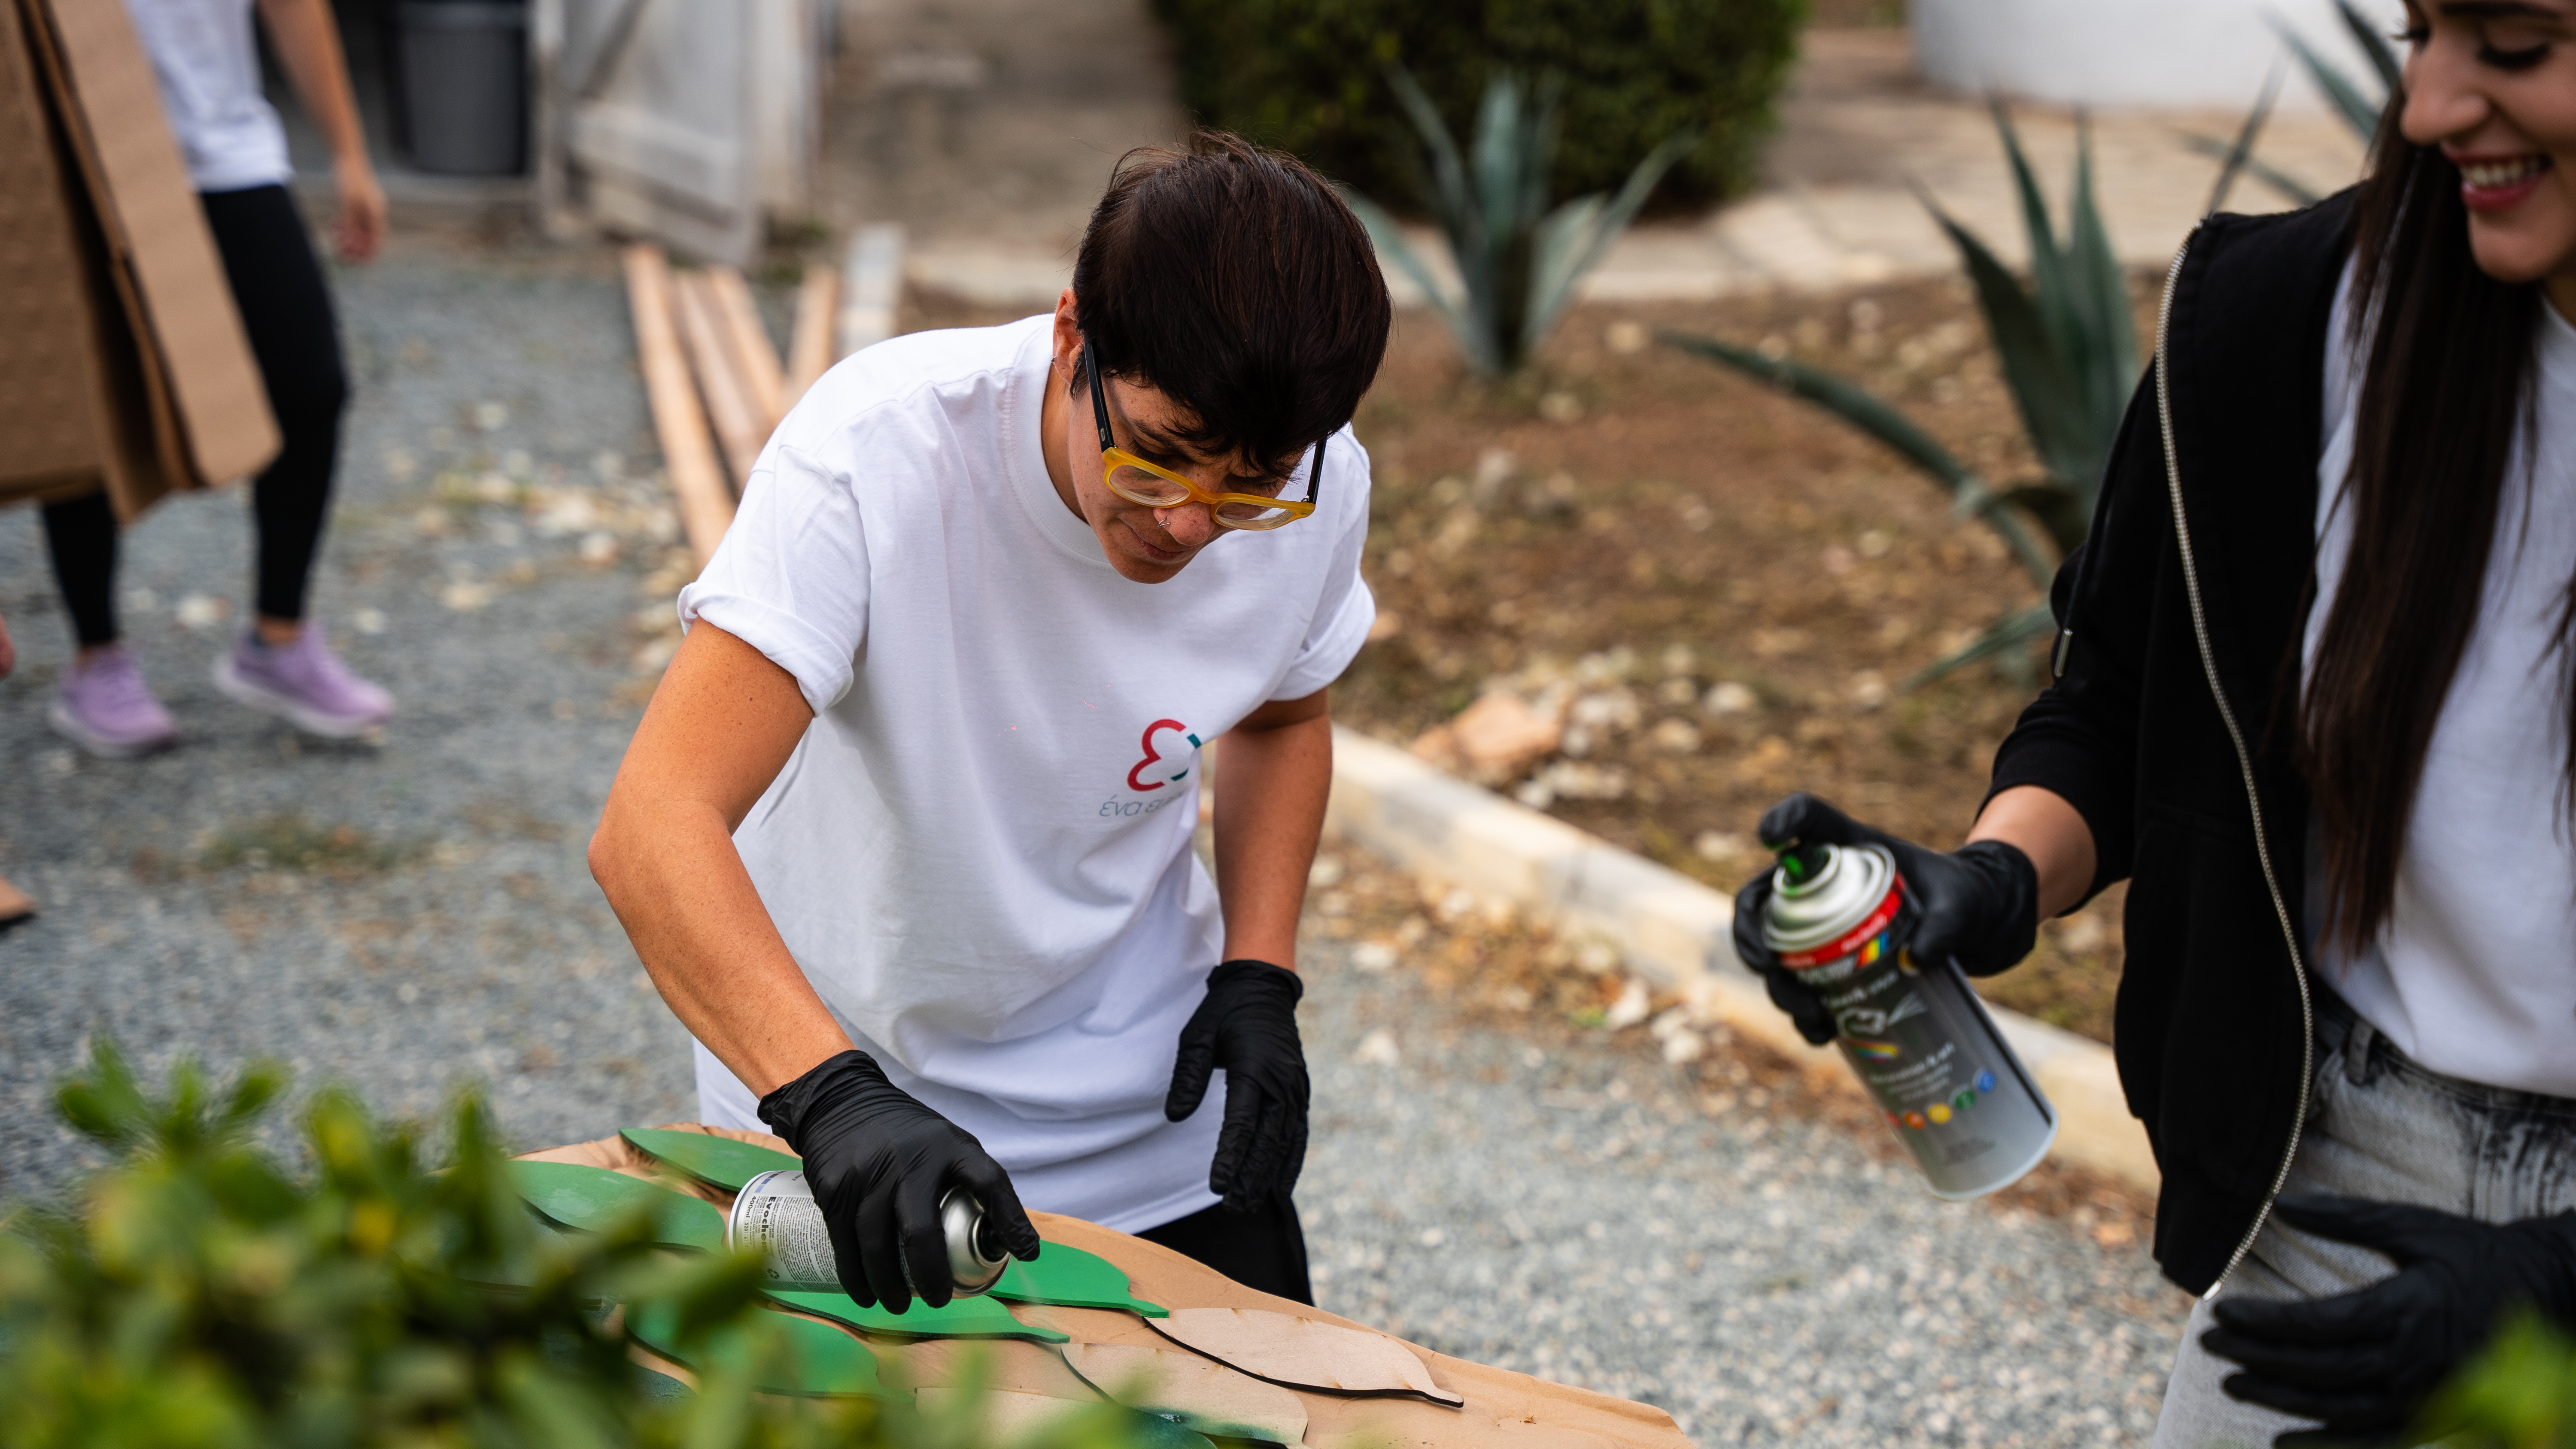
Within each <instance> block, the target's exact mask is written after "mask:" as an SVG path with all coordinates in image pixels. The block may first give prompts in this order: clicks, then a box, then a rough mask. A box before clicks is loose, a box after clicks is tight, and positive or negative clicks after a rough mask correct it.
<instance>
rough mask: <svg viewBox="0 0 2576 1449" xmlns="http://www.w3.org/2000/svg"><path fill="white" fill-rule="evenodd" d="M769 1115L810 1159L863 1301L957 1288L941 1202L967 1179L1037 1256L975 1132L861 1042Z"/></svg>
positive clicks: (990, 1214)
mask: <svg viewBox="0 0 2576 1449" xmlns="http://www.w3.org/2000/svg"><path fill="white" fill-rule="evenodd" d="M760 1120H761V1121H763V1122H766V1123H768V1124H769V1125H770V1126H771V1127H772V1128H773V1129H775V1130H776V1131H777V1133H778V1135H779V1136H781V1137H784V1138H786V1139H787V1145H788V1146H790V1147H793V1148H795V1149H796V1151H797V1153H798V1155H799V1156H802V1157H803V1158H804V1159H805V1181H806V1183H807V1184H808V1185H809V1186H811V1187H812V1188H813V1190H814V1201H815V1204H816V1205H817V1206H818V1207H820V1208H821V1209H822V1211H823V1225H824V1227H825V1229H826V1230H827V1231H829V1232H830V1233H831V1235H832V1257H833V1260H834V1262H835V1264H836V1265H837V1266H838V1267H839V1269H840V1274H841V1288H842V1290H843V1291H844V1292H846V1293H848V1294H849V1295H850V1297H851V1298H852V1299H853V1300H855V1301H856V1302H858V1303H859V1304H860V1305H861V1306H863V1307H864V1306H866V1305H869V1304H875V1303H882V1304H884V1305H885V1307H886V1310H887V1311H888V1312H891V1313H901V1312H903V1311H904V1310H906V1309H908V1308H910V1307H911V1306H912V1298H913V1294H914V1293H916V1292H918V1293H919V1294H920V1295H921V1301H922V1302H924V1303H927V1304H929V1305H930V1306H931V1307H933V1308H939V1307H943V1306H945V1305H946V1304H947V1302H948V1301H949V1299H950V1298H951V1297H952V1296H954V1284H953V1282H952V1281H951V1279H950V1277H949V1267H948V1242H947V1238H946V1235H945V1234H944V1232H943V1231H942V1229H941V1227H940V1223H939V1199H940V1198H941V1197H942V1196H944V1195H945V1194H946V1193H947V1192H948V1190H949V1189H950V1188H952V1187H962V1188H964V1189H966V1190H967V1191H968V1192H971V1193H973V1194H974V1195H975V1198H976V1200H977V1201H979V1202H981V1203H982V1204H983V1205H984V1220H985V1224H986V1226H987V1228H988V1229H989V1230H990V1231H991V1233H992V1235H993V1240H994V1241H996V1242H998V1243H1000V1244H1001V1246H1002V1247H1003V1249H1004V1250H1005V1251H1007V1252H1008V1253H1009V1254H1010V1255H1011V1256H1012V1257H1014V1258H1019V1259H1023V1260H1034V1259H1036V1257H1037V1256H1038V1246H1039V1244H1038V1230H1037V1228H1036V1227H1034V1226H1033V1225H1031V1224H1030V1222H1029V1215H1028V1214H1027V1213H1026V1212H1025V1211H1023V1210H1022V1209H1021V1207H1020V1196H1019V1194H1018V1193H1017V1192H1015V1191H1013V1190H1012V1187H1011V1175H1010V1174H1009V1173H1007V1172H1004V1171H1003V1170H1002V1165H1001V1164H1000V1163H998V1162H995V1161H994V1160H993V1159H992V1158H991V1157H990V1156H988V1155H987V1154H986V1153H985V1151H984V1145H983V1144H982V1143H980V1142H977V1141H976V1140H975V1138H974V1135H973V1134H972V1133H969V1132H968V1131H966V1129H964V1128H962V1127H960V1126H958V1125H957V1124H956V1123H954V1122H951V1121H949V1120H948V1119H947V1118H945V1117H942V1116H940V1115H939V1114H938V1113H936V1112H934V1111H932V1110H930V1109H929V1108H928V1107H926V1106H923V1105H922V1104H921V1102H920V1101H919V1099H917V1098H915V1097H914V1096H912V1094H910V1093H908V1092H906V1091H904V1090H903V1089H902V1088H900V1087H898V1086H896V1085H895V1084H894V1083H892V1082H890V1081H888V1080H886V1074H885V1070H884V1068H882V1067H879V1066H878V1065H877V1062H876V1058H874V1057H871V1056H869V1055H868V1054H867V1053H866V1052H863V1051H857V1050H851V1051H846V1052H842V1053H841V1054H840V1055H838V1056H835V1057H831V1058H829V1059H827V1060H825V1061H824V1062H823V1063H822V1065H820V1066H817V1067H816V1068H814V1069H813V1070H812V1071H810V1072H807V1073H806V1074H805V1075H803V1076H801V1077H798V1078H797V1079H796V1080H794V1081H792V1082H789V1083H788V1084H787V1085H785V1086H783V1087H780V1088H779V1089H778V1090H777V1091H774V1092H772V1093H770V1094H769V1095H768V1096H766V1097H763V1098H761V1099H760Z"/></svg>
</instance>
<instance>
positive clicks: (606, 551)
mask: <svg viewBox="0 0 2576 1449" xmlns="http://www.w3.org/2000/svg"><path fill="white" fill-rule="evenodd" d="M617 554H618V543H617V535H616V534H613V533H610V532H609V531H607V530H606V529H600V530H598V531H596V532H593V533H587V534H584V535H583V536H582V540H581V561H582V562H583V563H586V564H589V565H590V566H591V567H592V568H599V567H602V566H604V565H607V564H612V563H615V562H616V561H617Z"/></svg>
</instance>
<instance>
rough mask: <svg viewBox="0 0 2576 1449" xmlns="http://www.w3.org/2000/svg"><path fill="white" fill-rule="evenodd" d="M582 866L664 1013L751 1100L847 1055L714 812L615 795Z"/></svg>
mask: <svg viewBox="0 0 2576 1449" xmlns="http://www.w3.org/2000/svg"><path fill="white" fill-rule="evenodd" d="M590 863H591V874H592V875H593V876H594V877H595V878H596V879H597V880H598V881H599V885H600V889H601V891H602V892H603V893H605V894H606V895H607V897H608V904H609V906H610V908H611V909H613V910H615V911H616V912H617V919H618V920H619V921H620V922H621V923H623V924H624V926H625V927H626V934H627V937H628V939H629V940H631V941H632V942H633V943H634V945H635V954H636V955H637V956H638V957H640V958H641V959H642V960H643V962H644V969H645V970H646V971H647V972H649V973H651V975H652V977H653V984H654V986H655V987H656V988H658V989H659V990H660V991H661V993H662V999H663V1000H664V1001H665V1002H666V1003H668V1004H669V1005H670V1008H671V1012H672V1014H673V1015H675V1016H677V1017H679V1018H680V1023H681V1025H683V1026H686V1027H687V1028H688V1029H689V1034H690V1035H691V1036H694V1037H696V1038H697V1039H698V1040H699V1041H701V1042H704V1043H706V1047H707V1050H709V1051H711V1052H714V1053H715V1054H716V1059H717V1060H719V1061H721V1062H723V1063H724V1064H725V1066H726V1067H727V1068H728V1069H729V1070H731V1071H732V1072H733V1074H734V1075H735V1076H736V1077H738V1078H740V1079H741V1081H742V1083H743V1085H744V1086H746V1087H749V1088H750V1089H751V1090H752V1092H753V1094H754V1095H757V1096H767V1095H768V1094H769V1093H770V1092H771V1091H772V1090H774V1089H776V1088H777V1087H778V1086H780V1085H781V1084H783V1083H785V1082H788V1081H792V1080H794V1079H795V1078H797V1077H800V1076H802V1075H804V1074H805V1072H806V1071H808V1070H809V1069H811V1068H812V1067H813V1066H814V1065H815V1064H816V1063H818V1062H821V1061H822V1060H824V1059H825V1058H827V1057H830V1056H832V1055H834V1054H835V1053H838V1052H844V1051H847V1050H849V1048H850V1038H849V1035H848V1034H847V1033H846V1032H844V1031H842V1030H841V1026H840V1023H839V1022H837V1021H835V1020H834V1019H833V1017H832V1013H831V1012H830V1010H829V1009H827V1008H826V1007H825V1006H824V1005H823V999H822V998H821V997H820V996H817V995H816V994H815V992H814V988H813V986H812V984H811V983H809V982H808V981H807V980H806V979H805V973H804V972H803V971H802V970H800V969H799V968H798V967H797V965H796V958H795V957H794V956H792V955H790V954H789V952H788V950H787V943H786V942H785V941H784V940H782V939H780V937H779V934H778V928H777V926H776V925H775V924H773V923H772V922H771V921H770V919H769V911H768V909H767V907H765V906H763V905H762V904H761V901H760V892H759V890H758V889H757V888H756V887H754V886H753V885H752V882H751V876H750V873H749V872H747V871H746V870H744V869H743V864H742V857H741V855H740V854H739V853H737V852H736V851H735V849H734V845H733V838H732V835H731V833H730V832H729V831H728V830H727V828H726V826H725V822H724V820H723V818H722V817H721V816H719V815H718V814H717V813H716V812H715V811H714V810H712V809H708V808H706V807H705V806H703V805H690V804H671V805H659V806H656V805H644V804H638V803H635V802H631V801H623V800H620V799H619V798H617V797H616V796H614V795H612V796H611V798H610V801H609V807H608V811H607V813H606V815H605V816H604V817H603V818H602V819H601V821H600V826H599V833H598V834H597V835H595V836H594V837H592V840H591V848H590Z"/></svg>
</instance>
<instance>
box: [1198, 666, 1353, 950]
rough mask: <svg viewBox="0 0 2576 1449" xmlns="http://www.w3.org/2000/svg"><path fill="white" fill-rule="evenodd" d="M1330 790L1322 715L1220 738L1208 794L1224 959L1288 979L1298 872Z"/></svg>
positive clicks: (1328, 730) (1329, 747) (1302, 893)
mask: <svg viewBox="0 0 2576 1449" xmlns="http://www.w3.org/2000/svg"><path fill="white" fill-rule="evenodd" d="M1332 788H1333V723H1332V718H1331V716H1330V715H1328V714H1325V713H1321V712H1318V713H1316V714H1314V715H1312V716H1311V717H1308V718H1305V719H1300V720H1296V721H1294V722H1291V723H1287V724H1282V725H1277V726H1273V727H1271V728H1267V729H1237V730H1235V731H1233V732H1232V733H1230V734H1228V735H1226V736H1225V746H1224V749H1223V751H1222V755H1221V758H1220V760H1219V763H1218V767H1217V772H1216V781H1215V790H1216V883H1217V895H1218V898H1219V899H1220V900H1221V901H1222V902H1223V907H1224V912H1225V955H1226V959H1227V960H1230V961H1231V960H1242V959H1246V958H1249V959H1252V960H1256V961H1267V962H1270V963H1271V964H1272V965H1275V966H1284V967H1287V968H1288V969H1290V970H1295V969H1296V965H1297V919H1298V916H1299V915H1300V913H1302V912H1303V911H1304V909H1305V905H1306V873H1307V871H1308V870H1310V869H1311V868H1313V866H1314V863H1315V842H1316V840H1317V839H1318V838H1320V837H1321V836H1322V834H1323V831H1324V802H1325V800H1326V799H1327V798H1328V797H1329V796H1330V795H1331V793H1332Z"/></svg>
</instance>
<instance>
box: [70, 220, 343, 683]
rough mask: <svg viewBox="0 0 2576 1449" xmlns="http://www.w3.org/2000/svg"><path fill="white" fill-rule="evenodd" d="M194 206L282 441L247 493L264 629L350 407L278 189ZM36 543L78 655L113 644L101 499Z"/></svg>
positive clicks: (77, 508)
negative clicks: (42, 547) (211, 238)
mask: <svg viewBox="0 0 2576 1449" xmlns="http://www.w3.org/2000/svg"><path fill="white" fill-rule="evenodd" d="M197 200H198V201H199V202H200V203H201V204H202V205H203V206H204V208H205V212H206V226H207V228H208V229H209V230H211V231H212V232H213V233H214V235H215V249H216V251H218V252H219V253H221V254H222V256H223V259H224V276H225V278H226V279H227V280H229V281H230V282H231V283H232V289H233V301H234V303H235V304H236V305H237V306H238V307H239V308H240V310H241V318H242V327H243V330H244V331H246V332H248V333H249V334H250V350H251V355H252V356H253V357H255V358H256V359H258V362H259V375H260V378H261V380H262V381H263V382H265V383H267V385H268V404H269V407H270V409H271V410H272V411H274V412H275V413H276V414H277V426H278V430H279V432H280V433H282V434H283V435H284V442H285V446H284V447H283V448H282V449H281V450H280V451H279V452H278V455H277V461H275V462H273V463H271V464H269V465H268V471H266V472H264V473H262V474H260V475H259V481H258V482H257V483H256V484H254V485H253V486H252V488H251V513H252V515H253V517H254V518H255V519H256V520H257V521H258V526H259V574H258V595H257V597H258V608H259V612H260V613H262V614H265V615H267V616H269V617H271V618H276V619H301V618H303V617H304V585H305V580H306V579H307V578H308V577H310V576H311V574H312V572H313V555H314V552H315V551H316V550H317V549H319V548H320V547H321V545H322V520H323V516H324V513H325V512H326V511H327V509H328V508H329V506H330V501H331V472H332V469H333V467H334V465H335V464H336V463H337V462H338V460H339V455H340V411H341V408H342V406H343V405H344V404H345V403H346V402H347V401H348V397H349V380H348V374H347V373H346V372H345V371H343V370H342V368H341V366H340V329H339V326H338V324H337V322H336V321H335V320H334V318H333V317H332V315H331V291H330V288H329V287H328V286H327V285H325V284H324V282H323V280H322V264H321V262H320V261H319V260H318V259H316V258H315V257H314V255H313V242H312V239H311V238H310V237H308V236H307V235H306V234H305V230H304V218H303V217H302V216H301V215H299V214H297V212H296V209H295V201H294V198H292V197H290V196H288V195H287V194H286V188H285V187H283V186H259V187H253V188H251V189H250V190H248V191H216V192H207V193H204V194H201V195H200V196H199V197H198V198H197ZM45 541H46V543H47V544H48V546H49V547H50V549H51V551H52V553H53V557H54V581H55V583H56V584H57V585H59V586H60V587H61V589H62V591H63V604H64V607H65V608H67V609H68V610H69V611H70V612H71V616H72V632H73V633H74V634H75V635H77V636H78V638H79V640H80V642H81V643H82V644H83V645H84V646H87V645H91V644H107V643H112V642H114V641H115V639H116V637H117V628H116V512H115V510H114V509H113V508H111V507H110V506H109V505H108V501H107V495H106V494H105V493H104V492H100V493H93V494H90V495H89V496H87V497H85V498H75V499H73V500H72V501H70V502H68V503H55V504H49V505H47V506H46V508H45Z"/></svg>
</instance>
